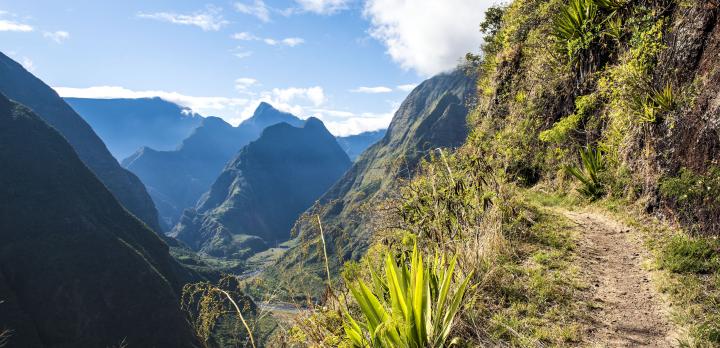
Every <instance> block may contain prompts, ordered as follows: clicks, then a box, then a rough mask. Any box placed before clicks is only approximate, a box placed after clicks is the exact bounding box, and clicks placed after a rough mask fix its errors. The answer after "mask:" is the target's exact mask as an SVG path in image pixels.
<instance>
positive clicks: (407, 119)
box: [268, 70, 475, 290]
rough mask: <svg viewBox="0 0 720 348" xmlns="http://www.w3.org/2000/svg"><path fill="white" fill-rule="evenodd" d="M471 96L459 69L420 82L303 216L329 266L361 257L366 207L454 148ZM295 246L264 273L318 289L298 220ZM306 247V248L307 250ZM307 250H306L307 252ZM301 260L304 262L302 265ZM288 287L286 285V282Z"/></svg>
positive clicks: (367, 229)
mask: <svg viewBox="0 0 720 348" xmlns="http://www.w3.org/2000/svg"><path fill="white" fill-rule="evenodd" d="M474 96H475V79H474V78H473V77H472V76H468V75H466V73H465V72H464V71H462V70H456V71H454V72H452V73H448V74H441V75H438V76H435V77H433V78H431V79H429V80H427V81H425V82H423V83H422V84H420V85H419V86H418V87H417V88H415V90H413V91H412V92H411V93H410V95H409V96H408V97H407V99H405V101H404V102H403V103H402V105H400V108H399V109H398V111H397V112H396V113H395V116H394V117H393V120H392V122H391V123H390V127H389V128H388V130H387V133H386V134H385V136H384V137H383V138H382V139H381V140H380V141H378V142H377V143H375V144H374V145H372V146H371V147H370V148H368V149H367V150H366V151H365V152H364V153H363V154H362V155H360V157H358V159H357V161H356V162H355V163H354V164H353V166H352V167H351V168H350V169H349V170H348V172H347V173H346V174H345V175H343V177H342V178H341V179H340V180H338V182H337V183H335V184H334V185H333V186H332V187H331V188H330V189H329V190H328V191H327V192H326V193H325V194H324V195H323V196H322V197H321V198H320V200H319V206H322V208H319V206H318V207H315V208H313V209H311V210H308V212H307V213H308V214H315V213H317V214H319V215H320V218H321V220H322V222H323V225H324V231H325V233H326V234H327V236H326V238H327V239H328V243H329V245H328V249H329V252H330V253H331V255H332V258H333V260H332V262H333V265H334V267H335V266H337V265H339V264H341V262H342V261H346V260H349V259H358V258H359V257H361V256H362V254H363V253H364V251H365V248H366V247H367V245H368V243H369V239H370V237H371V226H370V221H371V216H367V214H366V209H364V206H365V207H366V206H372V205H373V204H374V203H378V202H381V201H382V199H383V198H384V197H385V196H386V195H387V194H388V193H389V192H391V191H392V190H393V189H394V188H396V187H397V185H398V181H399V180H400V179H403V178H408V177H410V176H411V175H412V174H413V172H414V169H415V168H416V166H417V164H418V163H419V161H420V160H421V159H422V158H424V157H426V156H428V155H429V154H430V153H431V152H432V151H434V150H435V149H437V148H454V147H457V146H460V145H461V144H463V142H464V141H465V139H466V137H467V134H468V127H467V123H466V117H467V114H468V108H469V105H470V103H471V102H472V100H473V97H474ZM296 227H297V232H298V233H299V235H300V237H299V241H300V246H298V247H296V248H292V249H290V250H289V251H288V252H287V254H286V255H284V256H283V257H282V259H280V260H279V261H278V263H277V264H275V265H273V266H272V267H271V268H270V269H269V270H268V276H269V277H271V278H283V279H284V280H287V279H290V278H292V277H293V276H296V275H299V274H302V275H303V277H305V276H307V277H308V278H309V279H308V278H304V279H303V283H304V285H307V286H309V287H310V288H313V287H314V288H315V289H316V290H317V289H321V288H322V286H320V285H319V284H322V280H321V279H322V274H323V273H322V272H323V268H322V267H321V262H322V261H321V259H320V258H319V255H320V254H319V253H318V252H321V251H320V249H318V246H319V244H318V243H319V234H318V232H319V231H318V230H317V225H316V224H315V223H314V222H302V221H301V222H299V223H298V225H297V226H296ZM308 246H310V247H309V248H308ZM307 250H312V251H313V252H311V253H310V254H307V253H306V251H307ZM305 261H307V262H305ZM291 283H292V282H291Z"/></svg>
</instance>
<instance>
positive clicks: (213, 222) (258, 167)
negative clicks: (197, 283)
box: [172, 117, 351, 258]
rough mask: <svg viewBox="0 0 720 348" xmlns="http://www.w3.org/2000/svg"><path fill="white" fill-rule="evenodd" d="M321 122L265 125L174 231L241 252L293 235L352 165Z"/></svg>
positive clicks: (220, 251)
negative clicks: (302, 215)
mask: <svg viewBox="0 0 720 348" xmlns="http://www.w3.org/2000/svg"><path fill="white" fill-rule="evenodd" d="M350 164H351V162H350V159H349V158H348V156H347V154H346V153H345V152H344V151H343V150H342V149H341V148H340V146H339V145H338V144H337V141H336V140H335V138H334V137H333V136H332V134H330V132H328V130H327V129H326V128H325V126H324V125H323V123H322V122H321V121H320V120H318V119H316V118H312V117H311V118H309V119H308V120H307V121H305V124H304V125H303V126H302V127H294V126H291V125H289V124H287V123H280V124H276V125H274V126H270V127H268V128H266V129H265V130H264V131H263V133H262V135H261V136H260V138H259V139H258V140H256V141H254V142H251V143H250V144H249V145H247V146H245V147H244V148H243V149H242V150H241V151H240V152H239V153H238V155H237V156H236V157H235V158H234V159H233V160H232V161H231V162H230V163H228V165H227V166H226V167H225V169H224V170H223V172H222V173H221V174H220V176H219V177H218V179H217V180H216V181H215V183H214V184H213V185H212V187H211V189H210V191H209V192H207V193H206V194H205V195H203V197H202V198H201V199H200V200H199V201H198V204H197V206H196V209H192V210H188V211H186V212H185V213H184V214H183V217H182V218H181V220H180V222H179V223H178V225H177V226H176V227H175V228H174V230H173V233H172V235H173V236H174V237H176V238H178V239H179V240H181V241H183V242H185V243H187V244H188V245H190V246H191V247H192V248H194V249H196V250H200V251H203V252H205V253H208V254H211V255H214V256H223V257H233V258H243V257H247V256H248V254H249V253H251V252H256V251H259V250H262V249H264V248H267V247H268V246H269V245H273V244H274V243H275V242H277V241H284V240H287V239H289V238H290V229H291V227H292V225H293V223H294V221H295V220H296V219H297V218H298V216H299V215H300V213H301V212H302V211H303V210H305V209H307V208H308V207H309V206H311V205H312V204H313V202H315V200H316V199H317V198H318V197H319V196H320V195H321V194H322V193H323V192H325V191H326V190H327V188H328V187H330V185H332V184H333V183H334V182H335V181H336V180H337V179H338V178H339V177H340V176H341V175H342V174H343V173H344V172H345V170H347V168H348V167H349V166H350Z"/></svg>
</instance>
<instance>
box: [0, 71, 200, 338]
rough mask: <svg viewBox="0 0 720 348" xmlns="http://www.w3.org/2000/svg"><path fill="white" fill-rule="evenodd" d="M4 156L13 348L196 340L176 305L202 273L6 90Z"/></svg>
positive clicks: (6, 318)
mask: <svg viewBox="0 0 720 348" xmlns="http://www.w3.org/2000/svg"><path fill="white" fill-rule="evenodd" d="M5 73H6V71H3V78H2V79H0V80H2V81H3V82H6V81H7V80H6V78H7V75H5ZM6 86H7V84H5V83H3V87H6ZM54 105H55V106H57V107H58V109H55V111H58V114H59V115H63V113H64V115H66V116H67V115H68V114H69V112H68V111H67V110H68V109H69V108H66V107H65V106H64V104H59V103H58V104H54ZM40 109H41V110H43V111H44V112H49V111H52V110H51V109H43V108H40ZM71 120H72V119H71ZM55 121H59V120H58V119H55ZM71 124H72V123H71ZM60 125H62V124H60ZM74 125H75V126H78V125H80V126H82V125H84V124H83V123H80V124H78V123H77V120H75V123H74ZM77 130H78V131H84V130H85V129H84V128H79V129H77ZM71 134H73V133H71ZM73 135H74V136H77V134H73ZM91 140H93V139H91ZM94 145H97V144H94V143H93V142H87V143H84V146H94ZM100 145H102V143H100ZM89 150H90V149H89V148H88V149H86V152H85V153H86V155H87V154H88V153H89ZM107 155H108V156H109V153H108V154H107ZM0 163H2V170H0V217H2V218H0V240H1V241H2V243H0V300H1V302H2V303H0V328H2V329H10V330H12V331H11V336H10V341H9V343H10V345H11V346H12V347H119V346H123V344H126V345H127V346H130V347H199V346H200V342H199V340H198V339H197V338H196V337H195V336H194V333H193V329H192V327H191V325H190V324H189V323H188V322H187V320H186V318H185V315H184V313H182V312H181V310H180V307H179V292H180V290H181V288H182V286H183V284H184V283H185V282H188V281H197V280H199V279H198V278H197V276H196V275H195V274H194V273H192V272H189V271H188V270H186V269H184V268H183V267H181V266H180V265H178V264H177V263H176V262H175V260H173V259H172V258H171V257H170V255H169V253H168V246H167V245H166V244H165V243H163V242H162V240H161V239H160V238H159V237H158V236H157V235H156V234H155V233H153V232H152V231H151V230H150V229H148V228H147V226H146V225H144V224H143V223H142V222H140V221H139V220H137V219H136V218H135V217H134V216H132V215H131V214H130V213H128V212H127V211H126V210H125V209H124V208H123V207H122V206H121V205H120V204H119V203H118V201H117V200H116V198H115V197H114V196H113V195H112V194H111V193H110V192H109V191H108V189H107V188H106V186H105V185H103V183H102V182H100V181H99V180H98V178H97V177H96V176H95V175H94V174H93V173H92V172H91V171H90V170H88V167H86V166H85V164H83V162H81V159H80V158H79V157H78V155H77V154H76V152H75V151H74V150H73V147H71V145H70V144H69V143H68V141H66V137H63V136H62V135H61V134H60V133H59V132H58V131H57V129H56V128H54V127H51V126H49V125H48V124H46V123H45V122H44V121H42V120H41V119H40V117H38V116H37V115H35V114H34V113H33V112H32V111H31V110H30V109H29V108H26V107H24V106H21V105H20V104H17V103H15V102H11V101H9V100H8V99H7V98H6V97H5V96H3V95H2V94H0Z"/></svg>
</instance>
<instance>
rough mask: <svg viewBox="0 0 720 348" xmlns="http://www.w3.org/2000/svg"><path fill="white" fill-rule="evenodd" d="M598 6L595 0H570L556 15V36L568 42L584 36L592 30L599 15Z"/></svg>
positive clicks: (554, 26)
mask: <svg viewBox="0 0 720 348" xmlns="http://www.w3.org/2000/svg"><path fill="white" fill-rule="evenodd" d="M597 11H598V6H597V5H596V4H595V1H593V0H570V2H569V3H568V4H567V5H566V6H565V7H563V8H562V9H561V10H560V13H559V14H558V16H557V17H555V21H554V25H553V29H554V34H555V37H557V38H558V39H560V40H561V41H562V42H564V43H566V44H567V42H570V41H572V40H575V39H578V38H582V37H583V36H585V35H586V34H587V33H588V31H589V30H590V24H591V23H592V22H593V21H594V20H595V17H596V16H597Z"/></svg>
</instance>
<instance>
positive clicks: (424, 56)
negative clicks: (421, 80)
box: [364, 0, 493, 76]
mask: <svg viewBox="0 0 720 348" xmlns="http://www.w3.org/2000/svg"><path fill="white" fill-rule="evenodd" d="M492 4H493V2H492V1H488V0H480V1H477V0H443V1H437V0H412V1H410V0H368V1H367V2H366V3H365V8H364V13H365V15H366V16H367V17H368V18H369V19H370V23H371V28H370V34H371V35H372V36H373V37H374V38H376V39H377V40H379V41H381V42H382V43H383V44H384V45H385V47H386V48H387V53H388V54H389V55H390V57H392V59H393V60H394V61H396V62H397V63H399V64H400V65H401V66H402V67H403V68H405V69H412V70H415V71H416V72H417V73H418V74H420V75H425V76H429V75H434V74H437V73H439V72H442V71H447V70H450V69H452V68H453V67H455V66H456V65H457V63H458V62H459V61H460V59H461V58H462V57H463V56H464V55H465V53H467V52H471V51H477V50H478V49H479V47H480V44H481V42H482V35H481V34H480V31H479V30H468V28H477V26H478V24H479V23H480V22H482V19H483V16H484V12H485V9H486V8H488V7H490V6H491V5H492Z"/></svg>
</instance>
